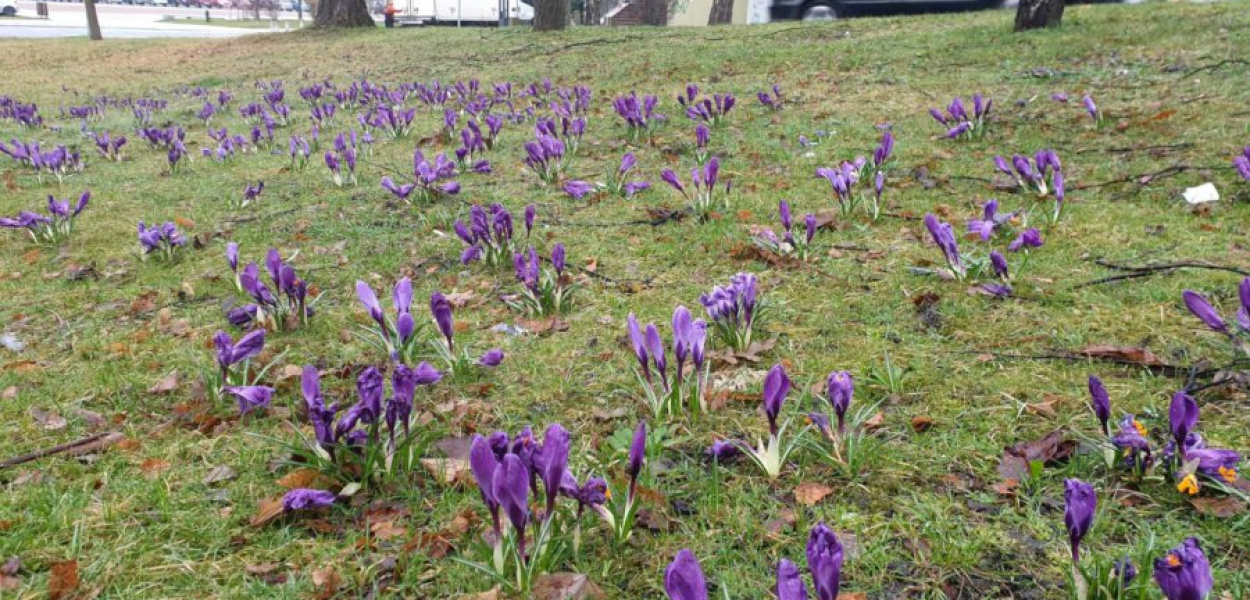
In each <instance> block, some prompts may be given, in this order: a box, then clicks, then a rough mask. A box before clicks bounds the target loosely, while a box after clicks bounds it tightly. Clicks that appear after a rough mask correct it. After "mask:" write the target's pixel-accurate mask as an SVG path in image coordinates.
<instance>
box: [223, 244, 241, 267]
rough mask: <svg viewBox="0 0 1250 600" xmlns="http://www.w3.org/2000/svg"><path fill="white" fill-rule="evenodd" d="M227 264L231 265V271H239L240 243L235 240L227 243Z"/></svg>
mask: <svg viewBox="0 0 1250 600" xmlns="http://www.w3.org/2000/svg"><path fill="white" fill-rule="evenodd" d="M226 264H228V265H230V270H231V271H234V272H235V273H238V272H239V244H237V243H235V242H228V243H227V244H226Z"/></svg>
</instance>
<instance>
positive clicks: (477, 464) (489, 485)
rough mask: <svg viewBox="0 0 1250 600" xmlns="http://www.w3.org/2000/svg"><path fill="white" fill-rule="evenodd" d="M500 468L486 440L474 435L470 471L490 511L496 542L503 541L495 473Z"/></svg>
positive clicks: (470, 451)
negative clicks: (496, 495)
mask: <svg viewBox="0 0 1250 600" xmlns="http://www.w3.org/2000/svg"><path fill="white" fill-rule="evenodd" d="M498 468H499V459H498V458H497V457H496V456H495V452H494V451H493V450H492V449H491V445H490V443H489V442H487V441H486V438H484V437H482V436H481V435H477V434H474V435H473V441H472V442H470V444H469V469H470V470H471V471H473V479H474V480H475V481H477V489H478V492H480V493H481V494H482V502H484V503H486V508H487V510H489V511H490V516H491V524H492V526H493V527H494V531H495V540H496V542H497V541H498V540H501V539H502V538H503V536H502V535H501V531H500V521H499V502H498V501H497V500H495V495H494V494H495V492H494V488H495V471H496V470H497V469H498Z"/></svg>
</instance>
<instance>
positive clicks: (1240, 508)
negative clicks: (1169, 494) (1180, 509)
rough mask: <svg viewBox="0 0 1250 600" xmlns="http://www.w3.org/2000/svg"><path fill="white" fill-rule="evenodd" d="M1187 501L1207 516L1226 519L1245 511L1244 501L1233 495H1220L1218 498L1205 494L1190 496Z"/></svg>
mask: <svg viewBox="0 0 1250 600" xmlns="http://www.w3.org/2000/svg"><path fill="white" fill-rule="evenodd" d="M1189 503H1190V504H1192V505H1193V506H1194V508H1196V509H1197V510H1198V512H1200V513H1202V514H1204V515H1206V516H1208V517H1219V518H1221V519H1227V518H1230V517H1235V516H1237V515H1239V514H1241V513H1244V512H1246V503H1245V501H1243V500H1241V499H1240V498H1236V497H1234V496H1221V497H1219V498H1207V497H1205V496H1200V497H1197V498H1190V499H1189Z"/></svg>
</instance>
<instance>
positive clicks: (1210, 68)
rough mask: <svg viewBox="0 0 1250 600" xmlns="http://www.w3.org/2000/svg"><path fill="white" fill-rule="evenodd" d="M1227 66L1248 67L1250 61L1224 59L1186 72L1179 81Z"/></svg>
mask: <svg viewBox="0 0 1250 600" xmlns="http://www.w3.org/2000/svg"><path fill="white" fill-rule="evenodd" d="M1227 65H1250V61H1246V60H1243V59H1240V58H1226V59H1224V60H1221V61H1220V62H1217V63H1212V64H1209V65H1203V66H1201V67H1195V68H1193V69H1190V70H1188V71H1186V72H1185V74H1184V75H1181V79H1189V78H1190V77H1193V76H1194V75H1197V74H1198V73H1201V72H1203V71H1214V70H1216V69H1219V68H1220V67H1224V66H1227Z"/></svg>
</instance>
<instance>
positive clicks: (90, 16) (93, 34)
mask: <svg viewBox="0 0 1250 600" xmlns="http://www.w3.org/2000/svg"><path fill="white" fill-rule="evenodd" d="M82 6H83V8H84V9H85V10H86V11H87V38H88V39H92V40H96V41H99V40H102V39H104V36H102V35H100V18H99V17H97V16H96V14H95V0H82Z"/></svg>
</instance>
